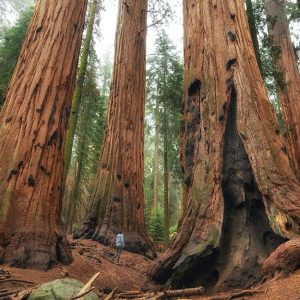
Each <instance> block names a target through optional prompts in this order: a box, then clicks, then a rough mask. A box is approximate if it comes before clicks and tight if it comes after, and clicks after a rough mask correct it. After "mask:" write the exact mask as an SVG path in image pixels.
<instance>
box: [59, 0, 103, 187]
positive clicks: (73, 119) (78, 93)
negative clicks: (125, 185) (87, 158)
mask: <svg viewBox="0 0 300 300" xmlns="http://www.w3.org/2000/svg"><path fill="white" fill-rule="evenodd" d="M98 2H99V0H93V1H92V4H91V9H90V15H89V18H88V23H87V29H86V36H85V39H84V43H83V47H82V53H81V57H80V64H79V68H78V75H77V81H76V87H75V91H74V96H73V100H72V107H71V115H70V120H69V128H68V131H67V137H66V145H65V154H64V176H63V190H64V186H65V183H66V179H67V175H68V171H69V168H70V163H71V156H72V147H73V141H74V135H75V130H76V125H77V120H78V114H79V108H80V104H81V99H82V91H83V84H84V78H85V74H86V69H87V64H88V57H89V52H90V46H91V42H92V36H93V30H94V24H95V17H96V12H97V8H98Z"/></svg>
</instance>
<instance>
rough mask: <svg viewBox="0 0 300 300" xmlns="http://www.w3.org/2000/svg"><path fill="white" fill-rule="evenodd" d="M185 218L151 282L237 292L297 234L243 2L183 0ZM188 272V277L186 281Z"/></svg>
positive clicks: (290, 181)
mask: <svg viewBox="0 0 300 300" xmlns="http://www.w3.org/2000/svg"><path fill="white" fill-rule="evenodd" d="M184 26H185V85H184V87H185V95H184V100H183V109H184V118H185V124H184V128H183V129H182V139H183V141H182V145H183V146H182V149H181V150H182V157H183V160H182V161H183V169H184V173H185V185H186V187H185V188H186V190H185V199H184V201H185V205H184V207H185V210H184V213H183V216H182V218H181V221H180V224H179V225H180V226H179V229H178V232H177V234H176V236H175V237H174V238H173V240H172V242H171V245H170V247H169V249H168V250H167V251H166V253H164V254H163V255H162V256H161V257H160V258H159V259H158V260H157V261H156V262H155V263H154V264H153V266H152V268H151V269H150V271H149V274H150V276H151V277H152V278H153V279H155V280H157V281H160V282H166V281H168V280H169V281H170V282H171V283H172V285H173V286H176V285H184V286H189V285H190V286H192V285H198V284H203V285H205V286H207V287H213V288H214V289H221V288H222V289H224V288H226V287H244V286H248V285H251V284H252V283H253V282H255V281H257V280H258V279H259V278H260V264H261V263H262V261H263V260H264V259H265V258H266V257H267V255H268V254H269V253H270V252H271V251H272V250H273V249H274V248H275V247H276V246H277V245H279V244H280V243H281V242H283V241H285V240H286V239H288V238H291V237H295V236H297V235H298V234H299V221H300V187H299V182H298V181H297V180H296V178H295V176H294V174H293V172H292V169H291V167H290V165H289V161H288V158H287V155H286V153H285V148H284V147H283V143H282V141H281V138H280V136H279V135H278V134H279V130H278V124H277V122H276V120H275V116H274V113H273V111H272V109H271V106H270V104H269V102H268V98H267V93H266V90H265V88H264V85H263V81H262V78H261V76H260V73H259V69H258V66H257V62H256V60H255V54H254V50H253V46H252V43H251V38H250V34H249V28H248V24H247V22H246V15H245V11H244V6H243V1H240V0H233V1H213V0H210V1H208V0H205V1H198V2H195V1H189V0H187V1H185V2H184ZM191 274H193V275H191Z"/></svg>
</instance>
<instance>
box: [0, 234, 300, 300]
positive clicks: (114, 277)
mask: <svg viewBox="0 0 300 300" xmlns="http://www.w3.org/2000/svg"><path fill="white" fill-rule="evenodd" d="M70 243H71V247H72V252H73V258H74V261H73V263H72V264H71V265H69V266H62V265H59V266H57V267H55V268H53V269H51V270H49V271H47V272H45V271H40V270H24V269H16V268H11V267H7V266H0V267H1V268H0V291H1V290H5V289H6V290H8V291H10V290H19V291H20V290H23V289H25V288H26V287H30V286H33V285H35V284H40V283H44V282H49V281H52V280H55V279H57V278H66V277H68V278H75V279H78V280H80V281H82V282H83V283H86V282H87V281H88V280H89V279H90V278H91V277H92V276H93V275H94V274H95V273H97V272H100V275H99V277H98V279H97V280H96V281H95V283H94V284H93V285H94V286H95V287H96V290H95V292H96V293H100V292H103V291H104V292H105V293H109V292H110V291H111V290H112V289H114V288H116V287H117V288H119V289H120V290H121V291H132V290H145V289H146V290H159V288H160V287H159V286H155V285H154V284H152V283H149V282H148V280H147V276H146V272H147V269H148V267H149V265H150V264H151V261H150V260H148V259H147V258H145V257H143V256H141V255H137V254H132V253H129V252H126V251H123V252H122V254H121V258H120V263H119V264H115V263H112V262H111V257H112V256H113V255H114V253H115V251H114V249H112V248H110V247H105V246H103V245H100V244H99V243H97V242H93V241H90V240H75V241H73V240H71V241H70ZM5 274H7V275H5ZM5 276H7V279H5ZM14 280H17V281H14ZM20 280H24V281H29V282H32V283H26V282H22V281H20ZM259 290H260V293H258V294H254V295H253V296H244V295H242V296H240V297H235V298H230V294H225V293H224V294H219V295H216V296H212V297H193V298H194V299H201V300H213V299H216V300H217V299H240V300H241V299H251V300H300V270H298V271H297V272H296V273H294V274H293V275H291V276H290V277H288V278H286V279H279V280H273V281H271V282H267V283H265V284H264V285H263V286H261V287H260V288H259ZM0 299H7V298H2V297H0ZM181 299H186V298H184V297H182V298H181Z"/></svg>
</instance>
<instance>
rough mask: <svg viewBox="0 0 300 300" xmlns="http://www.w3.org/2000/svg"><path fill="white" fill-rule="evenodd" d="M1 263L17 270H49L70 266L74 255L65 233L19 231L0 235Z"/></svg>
mask: <svg viewBox="0 0 300 300" xmlns="http://www.w3.org/2000/svg"><path fill="white" fill-rule="evenodd" d="M0 262H1V263H3V264H8V265H10V266H11V267H16V268H32V269H42V270H48V269H50V268H51V267H53V266H55V265H57V264H58V263H62V264H70V263H71V262H72V253H71V250H70V249H69V244H68V241H67V239H66V237H65V235H64V234H63V233H60V232H54V231H53V232H48V233H47V232H44V231H40V232H37V231H22V232H21V231H19V232H15V233H9V232H3V231H2V232H1V233H0Z"/></svg>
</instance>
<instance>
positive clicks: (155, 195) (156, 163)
mask: <svg viewBox="0 0 300 300" xmlns="http://www.w3.org/2000/svg"><path fill="white" fill-rule="evenodd" d="M157 115H158V101H157V99H156V103H155V111H154V116H155V134H154V157H153V203H152V208H153V209H156V207H157V205H158V192H159V128H158V119H157Z"/></svg>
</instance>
